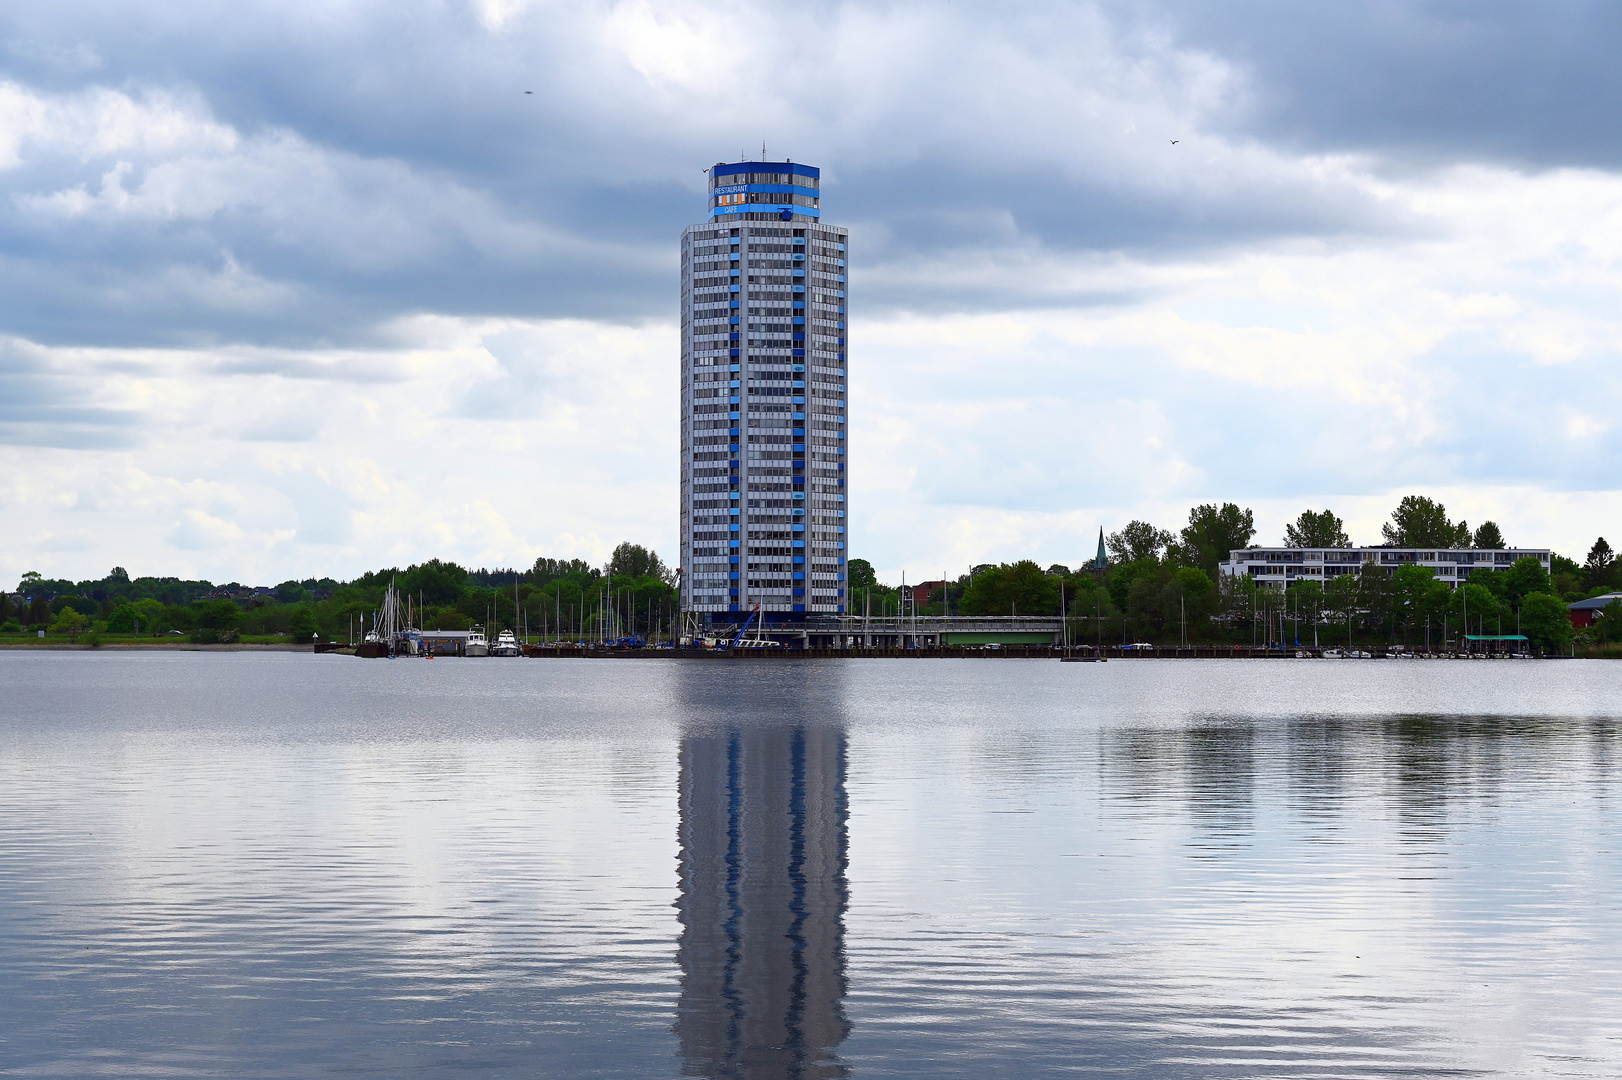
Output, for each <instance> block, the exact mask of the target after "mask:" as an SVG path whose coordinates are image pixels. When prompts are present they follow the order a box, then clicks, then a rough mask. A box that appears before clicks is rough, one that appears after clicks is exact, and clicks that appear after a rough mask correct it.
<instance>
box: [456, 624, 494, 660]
mask: <svg viewBox="0 0 1622 1080" xmlns="http://www.w3.org/2000/svg"><path fill="white" fill-rule="evenodd" d="M462 649H463V652H462V655H463V656H489V655H490V642H489V640H488V639H487V638H486V637H485V636H484V627H482V626H475V627H474V628H473V629H471V630H469V631H468V632H467V642H466V644H464V645H463V646H462Z"/></svg>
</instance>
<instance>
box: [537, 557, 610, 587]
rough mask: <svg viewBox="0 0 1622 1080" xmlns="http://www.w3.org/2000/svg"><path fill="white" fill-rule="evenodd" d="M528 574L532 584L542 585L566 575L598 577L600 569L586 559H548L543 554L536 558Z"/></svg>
mask: <svg viewBox="0 0 1622 1080" xmlns="http://www.w3.org/2000/svg"><path fill="white" fill-rule="evenodd" d="M528 576H529V582H530V584H531V585H536V586H542V585H548V584H551V583H552V582H554V581H556V580H558V579H559V578H565V577H577V578H593V577H597V576H598V571H597V568H596V567H594V566H592V565H591V564H590V563H588V562H587V561H586V560H584V559H548V558H547V557H546V556H544V555H543V556H541V557H540V558H539V559H536V560H535V565H534V566H533V567H531V568H530V571H529V575H528Z"/></svg>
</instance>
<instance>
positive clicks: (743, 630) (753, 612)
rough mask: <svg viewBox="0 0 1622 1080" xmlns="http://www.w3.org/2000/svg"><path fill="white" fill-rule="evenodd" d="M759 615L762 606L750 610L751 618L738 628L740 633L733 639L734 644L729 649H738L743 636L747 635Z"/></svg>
mask: <svg viewBox="0 0 1622 1080" xmlns="http://www.w3.org/2000/svg"><path fill="white" fill-rule="evenodd" d="M759 614H760V605H759V604H756V605H755V606H754V607H753V608H752V609H751V610H750V612H749V617H748V618H747V619H745V620H744V621H743V625H742V626H740V627H739V628H738V633H737V634H736V635H735V636H734V637H733V638H732V644H730V645H728V646H727V648H729V649H736V648H737V647H738V642H740V641H742V640H743V635H744V634H745V633H747V632H748V630H749V624H750V623H752V622H754V621H755V616H756V615H759Z"/></svg>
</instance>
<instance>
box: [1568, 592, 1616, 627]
mask: <svg viewBox="0 0 1622 1080" xmlns="http://www.w3.org/2000/svg"><path fill="white" fill-rule="evenodd" d="M1612 600H1622V593H1614V592H1613V593H1606V594H1605V595H1604V596H1591V597H1589V598H1588V599H1587V600H1579V601H1577V602H1576V603H1575V604H1567V605H1566V611H1567V612H1568V613H1569V614H1570V615H1571V625H1572V626H1574V627H1576V628H1577V629H1579V630H1581V629H1582V628H1583V627H1585V626H1593V625H1594V619H1595V617H1596V616H1598V615H1599V613H1600V612H1601V611H1602V610H1603V609H1604V608H1605V605H1606V604H1609V603H1610V602H1611V601H1612Z"/></svg>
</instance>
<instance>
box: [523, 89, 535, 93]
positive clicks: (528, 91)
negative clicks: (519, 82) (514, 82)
mask: <svg viewBox="0 0 1622 1080" xmlns="http://www.w3.org/2000/svg"><path fill="white" fill-rule="evenodd" d="M534 92H535V91H533V90H525V91H524V93H526V94H533V93H534Z"/></svg>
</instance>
